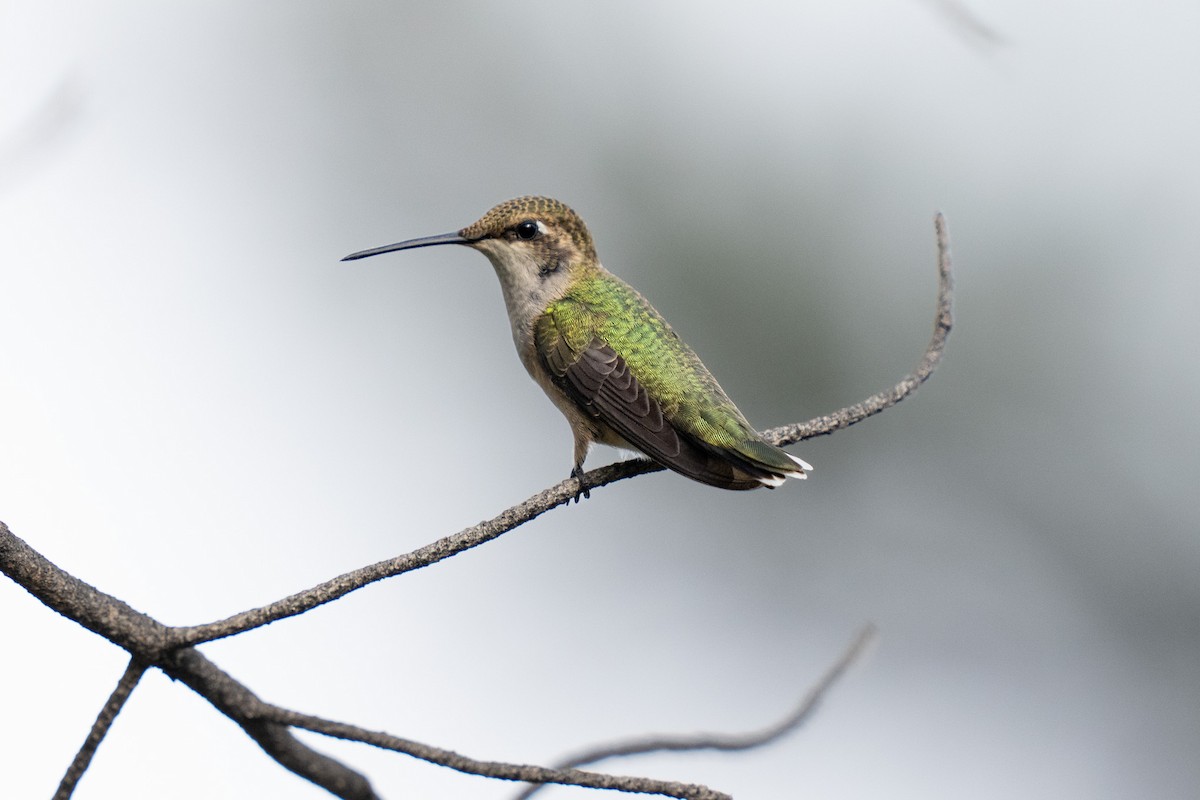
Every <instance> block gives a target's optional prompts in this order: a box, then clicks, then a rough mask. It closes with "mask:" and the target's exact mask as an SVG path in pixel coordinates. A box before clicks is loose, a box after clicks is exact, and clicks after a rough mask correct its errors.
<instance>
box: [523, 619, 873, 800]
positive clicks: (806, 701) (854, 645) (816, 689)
mask: <svg viewBox="0 0 1200 800" xmlns="http://www.w3.org/2000/svg"><path fill="white" fill-rule="evenodd" d="M874 638H875V626H874V625H867V626H866V627H864V628H863V629H862V630H861V631H859V633H858V635H857V636H856V637H854V641H852V642H851V643H850V646H849V647H847V648H846V651H845V652H844V653H842V656H841V658H839V659H838V660H837V662H835V663H834V664H833V665H832V666H831V667H830V668H829V669H828V670H826V671H825V674H824V675H822V676H821V678H820V680H818V681H817V682H816V684H815V685H813V686H812V688H810V689H809V690H808V693H807V694H805V695H804V697H803V699H801V701H800V704H799V705H797V706H796V708H795V709H793V710H792V711H791V713H789V714H788V715H787V716H786V717H784V718H783V719H781V720H779V721H778V722H775V723H774V724H772V725H768V726H767V727H765V728H762V729H760V730H757V731H748V732H746V733H694V734H688V735H672V734H662V735H656V736H640V737H638V738H636V739H625V740H622V741H619V742H612V743H610V744H603V745H597V746H595V747H589V748H588V749H586V750H581V751H579V752H578V753H574V754H572V755H569V756H567V757H565V758H563V759H562V760H561V761H559V762H557V763H556V764H554V768H555V769H574V768H578V767H582V766H585V765H587V764H595V763H596V762H597V761H603V760H604V759H607V758H616V757H619V756H637V755H645V754H647V753H660V752H691V751H696V750H719V751H723V752H736V751H740V750H752V749H753V748H756V747H762V746H764V745H767V744H770V743H771V742H774V741H777V740H778V739H780V738H782V737H783V736H785V735H786V734H788V733H791V732H792V731H794V730H796V729H797V728H799V727H800V726H801V725H803V724H804V723H805V722H806V721H807V720H808V719H809V718H810V717H811V716H812V715H813V712H815V711H816V710H817V707H818V706H819V705H820V703H821V701H822V700H824V699H825V695H827V694H828V693H829V690H830V689H832V688H833V685H834V684H835V683H837V682H838V680H840V679H841V677H842V675H844V674H845V673H846V670H848V669H850V667H851V666H852V665H853V664H854V662H856V661H857V660H858V659H859V657H860V656H862V654H863V651H865V650H866V648H867V645H868V644H870V643H871V641H872V640H873V639H874ZM544 787H545V783H538V784H534V785H532V786H528V787H526V788H525V789H524V790H522V791H521V792H520V793H519V794H517V795H516V796H515V797H514V798H513V800H527V798H529V797H531V796H532V795H533V794H534V793H535V792H538V791H539V790H541V789H542V788H544Z"/></svg>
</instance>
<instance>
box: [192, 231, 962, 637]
mask: <svg viewBox="0 0 1200 800" xmlns="http://www.w3.org/2000/svg"><path fill="white" fill-rule="evenodd" d="M934 228H935V230H936V232H937V248H938V261H937V268H938V293H937V313H936V315H935V317H934V325H933V337H932V338H931V339H930V341H929V345H928V346H927V347H926V349H925V352H924V354H923V355H922V357H921V361H920V363H919V364H918V365H917V368H916V370H914V371H913V372H911V373H909V374H908V375H905V376H904V377H903V378H902V379H901V380H900V382H899V383H897V384H896V385H895V386H893V387H892V388H891V389H888V390H886V391H883V392H879V393H878V394H875V395H872V396H871V397H868V398H867V399H866V400H864V401H862V402H861V403H856V404H854V405H852V406H847V407H845V408H842V409H840V410H838V411H835V412H833V413H832V414H827V415H825V416H823V417H817V418H815V419H811V420H809V421H808V422H802V423H797V424H794V425H783V426H780V427H778V428H771V429H770V430H766V431H763V438H765V439H766V440H767V441H769V442H771V443H772V444H776V445H788V444H794V443H796V442H801V441H804V440H805V439H813V438H816V437H817V436H825V435H827V434H830V433H833V432H834V431H837V430H841V429H842V428H848V427H850V426H851V425H854V424H856V423H859V422H862V421H863V420H865V419H867V418H868V417H873V416H874V415H876V414H878V413H879V412H881V411H884V410H885V409H888V408H891V407H892V406H894V405H896V404H897V403H899V402H900V401H901V400H903V399H904V398H906V397H908V396H909V395H911V394H912V393H913V392H915V391H916V390H917V388H918V387H919V386H920V385H921V384H922V383H924V382H925V381H926V380H928V378H929V376H930V375H932V374H933V371H934V370H935V369H937V366H938V364H939V363H940V362H941V360H942V354H943V353H944V352H945V349H946V339H947V337H948V336H949V335H950V329H951V327H953V325H954V314H953V299H954V276H953V269H952V265H951V261H950V238H949V233H948V231H947V228H946V218H945V217H944V216H943V215H942V214H941V213H938V214H937V215H936V216H935V217H934ZM662 469H663V467H660V466H659V465H657V464H655V463H653V462H652V461H647V460H645V459H632V460H629V461H622V462H620V463H618V464H610V465H608V466H605V467H601V468H599V469H595V470H592V471H590V472H587V473H585V474H584V476H583V480H582V481H577V480H576V479H575V478H568V479H567V480H565V481H563V482H562V483H560V484H558V485H557V486H553V487H551V488H549V489H546V490H544V491H541V492H539V493H538V494H535V495H534V496H532V497H530V498H529V499H528V500H526V501H524V502H523V503H520V504H518V505H515V506H513V507H512V508H510V509H508V510H507V511H505V512H504V513H502V514H500V515H499V516H498V517H495V518H493V519H490V520H488V521H486V522H481V523H479V524H478V525H473V526H471V527H470V528H466V529H464V530H461V531H459V532H458V533H455V534H452V535H450V536H446V537H445V538H442V539H438V540H437V541H436V542H433V543H432V544H428V545H425V546H424V547H421V548H418V549H416V550H413V551H412V552H410V553H405V554H404V555H401V556H397V557H395V558H390V559H387V560H386V561H380V562H378V563H376V564H371V565H370V566H367V567H362V568H360V569H356V570H353V571H352V572H347V573H345V574H344V575H339V576H338V577H336V578H333V579H331V580H328V581H325V582H324V583H321V584H318V585H317V586H314V587H313V588H311V589H306V590H305V591H302V592H297V593H296V594H293V595H290V596H288V597H285V598H283V599H282V600H276V601H275V602H274V603H269V604H267V605H265V606H262V607H260V608H254V609H251V610H249V611H243V612H241V613H240V614H234V615H233V616H231V617H227V618H226V619H223V620H219V621H217V622H210V623H207V624H204V625H194V626H192V627H186V628H184V627H180V628H174V629H172V630H171V632H170V637H171V638H170V645H169V646H175V647H178V646H185V645H195V644H200V643H202V642H210V641H213V640H214V639H221V638H224V637H226V636H233V635H234V634H238V633H243V632H245V631H248V630H252V629H254V628H257V627H260V626H262V625H269V624H270V623H272V622H277V621H278V620H281V619H286V618H287V617H292V616H295V615H297V614H303V613H304V612H305V611H308V610H310V609H312V608H316V607H317V606H320V605H324V604H325V603H328V602H330V601H332V600H336V599H338V598H339V597H343V596H345V595H347V594H349V593H350V592H354V591H357V590H358V589H361V588H363V587H364V586H367V585H369V584H372V583H374V582H376V581H380V580H383V579H384V578H391V577H394V576H396V575H401V574H403V573H405V572H411V571H412V570H416V569H421V568H422V567H427V566H429V565H431V564H436V563H437V562H439V561H443V560H445V559H447V558H450V557H451V556H456V555H458V554H459V553H462V552H465V551H467V550H470V549H471V548H473V547H478V546H479V545H481V544H484V543H486V542H490V541H491V540H492V539H495V538H497V537H498V536H501V535H503V534H505V533H507V532H508V531H510V530H512V529H513V528H516V527H517V526H519V525H522V524H524V523H526V522H529V521H530V520H532V519H534V518H536V517H539V516H541V515H542V514H544V513H546V512H547V511H549V510H550V509H552V508H556V507H558V506H561V505H564V504H566V503H567V502H568V501H570V500H572V499H574V498H575V497H576V496H577V494H578V492H579V490H580V489H581V488H586V489H588V490H591V489H596V488H599V487H601V486H607V485H608V484H610V483H616V482H617V481H620V480H624V479H625V478H632V477H634V476H636V475H644V474H646V473H649V472H658V471H660V470H662Z"/></svg>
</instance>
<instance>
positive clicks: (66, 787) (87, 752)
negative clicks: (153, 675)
mask: <svg viewBox="0 0 1200 800" xmlns="http://www.w3.org/2000/svg"><path fill="white" fill-rule="evenodd" d="M144 674H146V664H144V663H143V662H141V661H139V660H138V659H137V658H136V657H135V658H131V659H129V665H128V666H127V667H125V672H124V674H122V675H121V679H120V680H119V681H117V686H116V688H115V689H113V691H112V694H111V695H109V697H108V702H106V703H105V704H104V707H103V708H101V709H100V713H99V714H97V715H96V721H95V722H94V723H92V729H91V730H90V731H88V735H87V738H86V739H84V740H83V746H81V747H80V748H79V752H78V753H76V754H75V758H74V759H73V760H72V761H71V765H70V766H69V767H67V773H66V774H65V775H63V778H62V780H61V781H60V782H59V784H58V789H57V791H55V792H54V800H69V798H70V797H71V795H72V794H73V793H74V792H75V786H76V785H78V783H79V779H80V778H82V777H83V773H84V772H86V771H87V768H88V766H89V765H90V764H91V763H92V756H94V755H95V754H96V748H98V747H99V746H100V742H102V741H104V737H105V736H106V735H107V734H108V729H109V728H111V727H112V724H113V720H115V719H116V718H117V714H120V713H121V709H122V708H124V707H125V701H126V700H128V699H129V695H130V694H131V693H132V692H133V689H134V687H135V686H137V685H138V681H140V680H141V679H142V675H144Z"/></svg>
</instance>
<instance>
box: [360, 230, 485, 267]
mask: <svg viewBox="0 0 1200 800" xmlns="http://www.w3.org/2000/svg"><path fill="white" fill-rule="evenodd" d="M470 241H471V240H470V239H464V238H463V237H461V236H459V235H458V234H457V233H442V234H438V235H437V236H425V237H422V238H420V239H409V240H408V241H407V242H397V243H396V244H387V245H384V246H383V247H373V248H371V249H370V250H359V251H358V252H357V253H351V254H350V255H348V256H346V257H345V258H343V259H342V261H356V260H358V259H360V258H367V257H368V256H377V255H381V254H383V253H392V252H395V251H396V250H411V249H413V248H414V247H433V246H434V245H435V244H468V243H469V242H470Z"/></svg>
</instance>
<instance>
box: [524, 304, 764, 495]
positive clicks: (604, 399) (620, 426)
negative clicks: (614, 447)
mask: <svg viewBox="0 0 1200 800" xmlns="http://www.w3.org/2000/svg"><path fill="white" fill-rule="evenodd" d="M535 334H536V345H537V351H538V355H539V357H540V358H541V359H542V363H543V365H544V366H545V367H546V369H547V370H549V372H550V375H551V376H552V380H553V381H554V383H555V385H556V386H558V388H560V389H561V390H562V391H563V393H565V394H566V395H567V396H568V397H569V398H571V400H572V401H573V402H574V403H575V405H576V406H578V407H579V408H580V410H582V411H583V412H584V413H586V414H589V415H590V416H592V417H594V418H597V419H599V420H600V421H602V422H603V423H605V424H606V425H608V426H609V427H610V428H612V429H613V430H614V431H616V432H617V433H618V434H620V435H621V437H622V438H624V439H625V441H627V442H629V444H631V445H633V446H634V447H636V448H637V449H638V450H641V451H642V452H643V453H645V454H646V455H648V456H649V457H650V458H652V459H653V460H655V461H657V462H658V463H660V464H662V465H663V466H665V467H668V468H670V469H673V470H675V471H676V472H679V473H681V474H683V475H686V476H688V477H689V478H692V479H694V480H697V481H700V482H702V483H707V484H710V485H713V486H721V487H724V488H727V489H753V488H755V487H757V486H760V485H762V484H763V482H764V481H763V479H762V478H761V477H760V474H756V473H759V471H758V470H752V471H749V472H748V471H747V470H745V469H744V468H741V467H743V466H744V465H737V466H735V465H734V464H732V463H730V461H729V459H728V457H725V456H722V455H721V454H719V453H715V452H713V451H712V450H711V449H710V448H706V447H704V446H702V444H701V443H700V442H698V441H697V440H696V439H695V438H694V437H692V436H691V435H689V434H688V433H686V432H683V431H680V430H678V429H676V427H675V426H674V425H672V423H671V421H670V420H669V419H667V417H666V415H664V414H663V410H662V406H661V405H659V403H658V401H657V400H655V399H654V398H653V397H651V396H650V394H649V393H648V392H647V391H646V388H645V387H644V386H642V385H641V384H640V383H638V380H637V378H635V377H634V375H633V373H632V372H631V371H630V369H629V365H628V364H626V363H625V359H623V358H622V357H621V356H620V355H619V354H618V353H617V352H616V351H615V350H613V349H612V347H610V346H609V345H607V344H605V343H604V342H602V341H600V340H599V339H597V338H592V339H590V341H588V342H587V343H586V344H583V345H581V344H580V342H581V341H582V340H580V339H578V338H577V339H576V341H575V342H572V341H571V339H570V338H569V337H568V336H566V335H564V334H563V332H562V331H561V330H560V329H559V328H558V326H557V324H556V323H555V320H554V315H553V314H549V313H548V314H545V315H543V316H542V317H541V318H540V319H539V320H538V322H537V326H536V330H535ZM573 344H574V346H572V345H573Z"/></svg>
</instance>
